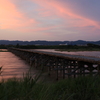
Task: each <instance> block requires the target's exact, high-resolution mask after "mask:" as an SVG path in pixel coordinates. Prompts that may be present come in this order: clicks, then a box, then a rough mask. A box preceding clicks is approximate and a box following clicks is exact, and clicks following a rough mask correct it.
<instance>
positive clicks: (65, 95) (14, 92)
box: [0, 74, 100, 100]
mask: <svg viewBox="0 0 100 100" xmlns="http://www.w3.org/2000/svg"><path fill="white" fill-rule="evenodd" d="M40 76H41V74H40V75H37V76H36V78H35V79H33V78H32V77H31V76H30V75H29V74H27V75H26V76H25V75H24V77H23V78H22V79H17V78H12V79H8V80H7V81H6V82H5V81H4V80H2V82H0V100H100V77H99V76H96V77H92V76H87V77H78V78H75V79H73V78H71V79H65V80H60V81H57V82H52V83H48V82H45V81H38V79H39V77H40Z"/></svg>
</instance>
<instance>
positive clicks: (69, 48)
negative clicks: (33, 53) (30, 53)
mask: <svg viewBox="0 0 100 100" xmlns="http://www.w3.org/2000/svg"><path fill="white" fill-rule="evenodd" d="M9 47H14V48H21V49H56V50H60V51H100V45H96V44H90V43H89V44H87V45H86V46H77V45H20V44H16V45H0V49H7V48H9Z"/></svg>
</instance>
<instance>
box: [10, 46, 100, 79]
mask: <svg viewBox="0 0 100 100" xmlns="http://www.w3.org/2000/svg"><path fill="white" fill-rule="evenodd" d="M9 50H10V51H11V52H12V53H14V54H16V55H17V56H19V57H21V58H22V59H24V60H26V61H27V62H28V63H30V65H31V66H33V67H35V68H39V69H41V70H44V69H46V71H47V72H48V74H51V72H52V74H53V72H54V73H55V74H56V78H57V79H58V77H59V76H61V77H63V78H65V76H67V77H70V76H72V77H77V76H79V75H83V76H85V75H87V74H90V75H91V74H93V75H97V74H100V58H99V57H93V56H83V55H71V54H64V53H57V52H47V51H37V50H32V51H31V50H25V49H16V48H11V49H9Z"/></svg>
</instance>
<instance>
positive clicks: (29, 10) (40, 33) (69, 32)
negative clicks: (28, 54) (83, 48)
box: [0, 0, 100, 41]
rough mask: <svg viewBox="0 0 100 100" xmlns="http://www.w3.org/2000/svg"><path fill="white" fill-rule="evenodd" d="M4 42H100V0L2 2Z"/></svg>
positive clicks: (0, 21) (0, 22) (1, 35)
mask: <svg viewBox="0 0 100 100" xmlns="http://www.w3.org/2000/svg"><path fill="white" fill-rule="evenodd" d="M0 40H23V41H34V40H47V41H65V40H68V41H74V40H86V41H98V40H100V0H0Z"/></svg>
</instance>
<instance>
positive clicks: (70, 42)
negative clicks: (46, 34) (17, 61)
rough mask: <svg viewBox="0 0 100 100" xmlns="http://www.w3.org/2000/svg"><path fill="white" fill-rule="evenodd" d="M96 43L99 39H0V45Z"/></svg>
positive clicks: (99, 43) (98, 42) (98, 43)
mask: <svg viewBox="0 0 100 100" xmlns="http://www.w3.org/2000/svg"><path fill="white" fill-rule="evenodd" d="M89 43H91V44H97V45H100V41H83V40H77V41H41V40H38V41H18V40H16V41H9V40H0V45H1V44H3V45H10V44H11V45H17V44H19V45H86V44H89Z"/></svg>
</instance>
